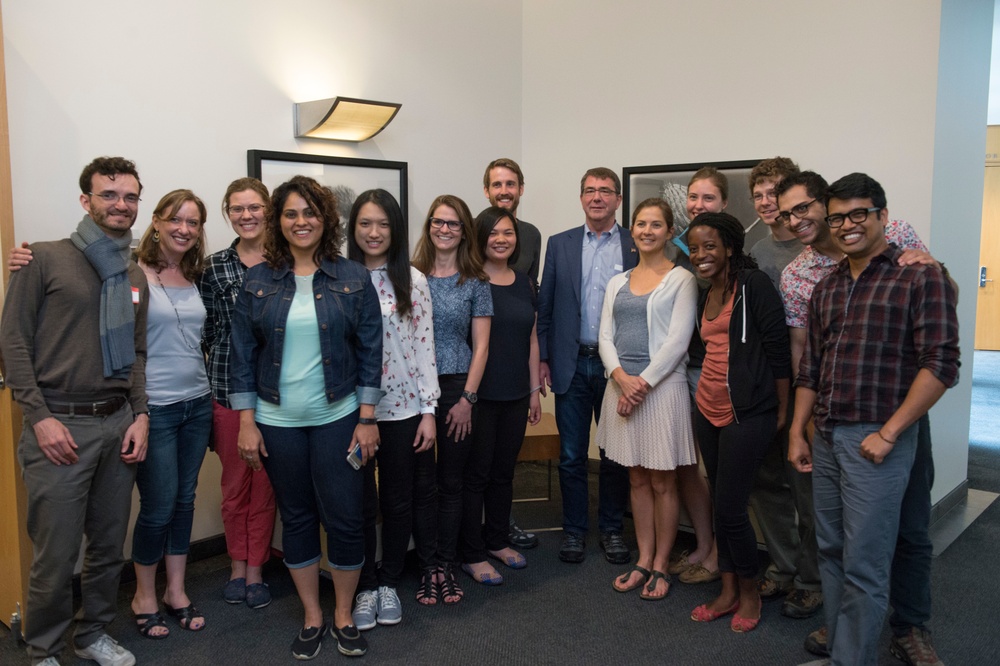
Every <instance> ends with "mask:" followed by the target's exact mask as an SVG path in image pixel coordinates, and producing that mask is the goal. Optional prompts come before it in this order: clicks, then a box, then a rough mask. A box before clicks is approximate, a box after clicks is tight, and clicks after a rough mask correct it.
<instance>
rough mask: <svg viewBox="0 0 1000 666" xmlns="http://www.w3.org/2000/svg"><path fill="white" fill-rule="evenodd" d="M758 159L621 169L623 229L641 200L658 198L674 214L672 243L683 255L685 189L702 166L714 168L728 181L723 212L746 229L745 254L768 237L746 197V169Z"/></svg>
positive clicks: (685, 221) (747, 188)
mask: <svg viewBox="0 0 1000 666" xmlns="http://www.w3.org/2000/svg"><path fill="white" fill-rule="evenodd" d="M758 162H760V160H741V161H737V162H706V163H704V164H697V163H696V164H659V165H654V166H635V167H625V168H624V169H622V215H621V217H622V220H623V221H624V222H625V224H626V226H628V223H629V222H630V221H631V219H632V209H633V208H634V207H635V206H636V205H637V204H639V203H640V202H642V201H643V200H645V199H649V198H651V197H660V198H661V199H664V200H665V201H666V202H667V203H668V204H670V209H671V210H672V211H673V213H674V243H675V244H676V245H677V246H678V247H679V248H681V249H682V250H683V251H684V253H685V254H687V253H688V249H687V243H686V242H685V238H686V234H687V228H688V224H690V222H691V221H690V220H689V219H688V216H687V186H688V181H690V180H691V176H693V175H694V173H695V172H696V171H697V170H698V169H700V168H702V167H703V166H708V165H711V166H714V167H715V168H716V169H718V170H719V171H720V172H721V173H722V174H724V175H725V176H726V180H727V181H728V182H729V202H728V205H727V206H726V212H727V213H729V214H730V215H732V216H733V217H735V218H736V219H738V220H739V221H740V222H741V223H742V224H743V228H744V229H745V230H746V246H745V247H746V251H747V252H749V251H750V248H752V247H753V245H754V243H756V242H757V241H759V240H761V239H762V238H764V237H765V236H767V234H768V230H767V227H766V226H765V225H764V223H763V222H761V221H760V220H759V219H758V218H757V212H756V211H755V210H754V207H753V197H752V196H751V194H750V184H749V182H748V179H749V177H750V170H751V169H753V168H754V167H755V166H756V165H757V163H758Z"/></svg>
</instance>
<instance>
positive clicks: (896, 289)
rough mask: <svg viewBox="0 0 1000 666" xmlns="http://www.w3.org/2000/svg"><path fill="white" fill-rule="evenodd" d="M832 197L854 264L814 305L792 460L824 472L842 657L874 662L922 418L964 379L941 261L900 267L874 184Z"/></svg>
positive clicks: (830, 209)
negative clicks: (810, 431) (811, 432)
mask: <svg viewBox="0 0 1000 666" xmlns="http://www.w3.org/2000/svg"><path fill="white" fill-rule="evenodd" d="M826 200H827V216H826V223H827V224H828V225H829V226H830V228H831V230H832V233H833V237H834V238H835V239H836V242H837V244H838V246H840V248H841V249H842V250H843V252H844V254H845V255H846V258H845V259H844V260H843V261H841V262H840V263H839V264H838V265H837V267H836V269H835V270H834V272H833V273H831V274H830V275H829V276H828V277H826V278H825V279H823V280H822V281H821V282H820V283H819V284H818V285H817V286H816V289H815V291H814V292H813V295H812V299H811V301H810V305H809V327H808V334H807V339H806V346H805V351H804V353H803V356H802V360H801V363H800V367H799V375H798V383H797V386H798V388H797V391H796V396H795V416H794V418H793V420H792V425H791V432H790V434H789V453H788V455H789V459H790V460H791V461H792V464H793V465H795V467H796V469H798V470H799V471H801V472H809V471H811V472H813V496H814V502H815V511H816V536H817V541H818V543H819V558H820V574H821V578H822V581H823V593H824V597H825V600H826V617H827V626H828V636H829V638H828V645H829V648H830V652H831V656H832V658H833V662H834V663H845V664H874V663H876V648H877V640H878V636H879V633H880V632H881V627H882V623H883V621H884V619H885V613H886V609H887V605H888V595H889V569H890V564H891V561H892V554H893V549H894V547H895V543H896V539H895V536H896V533H897V531H898V527H899V514H900V504H901V502H902V497H903V493H904V491H905V489H906V486H907V482H908V480H909V475H910V470H911V468H912V466H913V460H914V456H915V452H916V446H917V425H916V423H917V420H918V419H919V418H920V417H921V416H922V415H923V414H924V413H926V412H927V410H928V409H930V407H931V406H932V405H933V404H934V403H935V402H936V401H937V400H938V398H940V397H941V395H942V394H943V393H944V391H945V390H946V389H947V388H949V387H951V386H954V385H955V383H957V381H958V367H959V360H958V357H959V350H958V319H957V316H956V313H955V303H956V301H957V296H956V294H955V291H954V288H953V286H952V285H951V283H950V282H949V280H948V279H947V276H946V275H945V274H944V272H943V271H942V270H941V269H939V268H938V267H937V266H929V265H911V266H899V264H898V258H899V255H900V254H901V252H902V251H901V250H900V248H898V247H896V246H895V245H892V244H890V243H888V242H887V241H886V239H885V225H886V223H887V222H888V219H889V216H888V210H887V208H886V199H885V192H884V190H883V189H882V187H881V185H879V184H878V183H877V182H876V181H875V180H873V179H872V178H870V177H869V176H866V175H864V174H857V173H855V174H850V175H848V176H845V177H844V178H841V179H840V180H838V181H837V182H835V183H833V184H832V185H831V186H830V187H829V189H828V190H827V192H826ZM810 416H815V422H816V434H815V440H814V442H813V445H812V447H811V449H810V445H809V443H808V441H807V439H806V426H807V423H808V421H809V418H810Z"/></svg>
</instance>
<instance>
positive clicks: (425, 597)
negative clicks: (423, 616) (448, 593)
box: [417, 567, 441, 606]
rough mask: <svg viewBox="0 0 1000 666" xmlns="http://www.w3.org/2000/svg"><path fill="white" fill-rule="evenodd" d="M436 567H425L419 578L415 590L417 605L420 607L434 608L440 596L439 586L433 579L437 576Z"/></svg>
mask: <svg viewBox="0 0 1000 666" xmlns="http://www.w3.org/2000/svg"><path fill="white" fill-rule="evenodd" d="M437 572H438V568H437V567H427V568H426V569H424V573H423V575H421V576H420V586H419V587H418V588H417V603H418V604H420V605H421V606H434V605H435V604H437V602H438V597H440V596H441V589H440V586H439V585H438V584H437V581H435V580H434V577H435V576H436V575H437Z"/></svg>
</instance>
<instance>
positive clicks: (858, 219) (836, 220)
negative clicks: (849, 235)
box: [826, 206, 882, 229]
mask: <svg viewBox="0 0 1000 666" xmlns="http://www.w3.org/2000/svg"><path fill="white" fill-rule="evenodd" d="M879 210H882V209H881V208H880V207H879V206H871V207H869V208H855V209H853V210H849V211H847V212H846V213H834V214H833V215H827V216H826V223H827V224H828V225H830V228H831V229H836V228H837V227H842V226H844V220H845V219H847V220H850V221H851V222H853V223H854V224H861V223H862V222H864V221H865V220H867V219H868V216H869V215H870V214H872V213H874V212H875V211H879Z"/></svg>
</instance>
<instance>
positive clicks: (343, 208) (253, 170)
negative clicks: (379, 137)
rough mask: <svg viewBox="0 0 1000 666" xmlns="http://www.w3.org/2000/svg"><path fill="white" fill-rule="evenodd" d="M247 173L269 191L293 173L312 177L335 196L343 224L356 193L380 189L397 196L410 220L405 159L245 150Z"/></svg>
mask: <svg viewBox="0 0 1000 666" xmlns="http://www.w3.org/2000/svg"><path fill="white" fill-rule="evenodd" d="M247 174H248V175H250V176H251V177H253V178H257V179H258V180H260V181H261V182H262V183H264V185H266V186H267V189H268V190H269V191H273V190H274V188H275V187H277V186H278V185H280V184H281V183H284V182H285V181H287V180H288V179H289V178H291V177H292V176H297V175H302V176H309V177H310V178H314V179H315V180H316V181H318V182H319V183H320V184H322V185H326V186H327V187H329V188H330V189H332V190H333V192H334V194H335V195H337V212H338V213H339V214H340V219H341V221H342V223H344V224H345V225H346V223H347V219H348V217H350V213H351V206H353V205H354V200H355V199H356V198H357V196H358V195H359V194H360V193H362V192H364V191H365V190H370V189H374V188H382V189H384V190H386V191H388V192H389V193H390V194H392V196H394V197H396V201H398V202H399V208H400V210H402V212H403V221H405V222H407V223H409V215H408V208H409V202H408V199H409V197H408V193H407V165H406V162H392V161H388V160H370V159H361V158H355V157H333V156H330V155H308V154H305V153H285V152H279V151H273V150H248V151H247Z"/></svg>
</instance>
